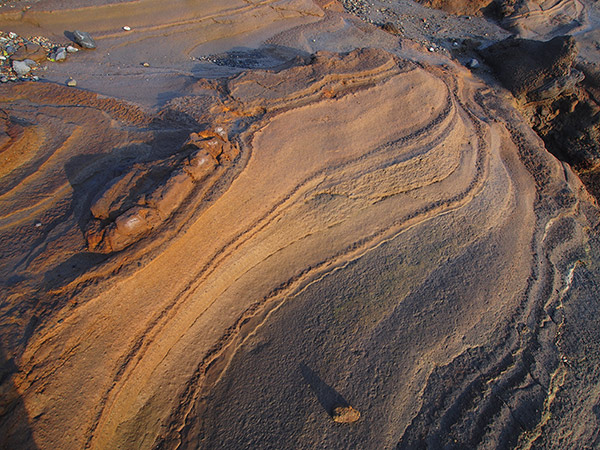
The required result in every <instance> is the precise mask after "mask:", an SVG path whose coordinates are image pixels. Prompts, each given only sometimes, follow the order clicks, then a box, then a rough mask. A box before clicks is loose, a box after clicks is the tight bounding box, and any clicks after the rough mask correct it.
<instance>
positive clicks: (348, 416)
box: [331, 406, 360, 423]
mask: <svg viewBox="0 0 600 450" xmlns="http://www.w3.org/2000/svg"><path fill="white" fill-rule="evenodd" d="M331 418H332V419H333V421H334V422H338V423H352V422H356V421H357V420H358V419H360V412H358V411H357V410H356V409H354V408H353V407H352V406H336V407H335V408H333V411H332V413H331Z"/></svg>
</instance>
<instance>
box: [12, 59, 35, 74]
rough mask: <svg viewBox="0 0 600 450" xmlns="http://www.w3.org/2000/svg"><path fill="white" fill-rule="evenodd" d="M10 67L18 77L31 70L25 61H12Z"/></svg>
mask: <svg viewBox="0 0 600 450" xmlns="http://www.w3.org/2000/svg"><path fill="white" fill-rule="evenodd" d="M12 68H13V70H14V71H15V73H16V74H17V75H18V76H20V77H22V76H24V75H27V74H28V73H29V72H30V71H31V67H29V65H28V64H27V63H26V62H25V61H13V63H12Z"/></svg>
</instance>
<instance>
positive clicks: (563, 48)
mask: <svg viewBox="0 0 600 450" xmlns="http://www.w3.org/2000/svg"><path fill="white" fill-rule="evenodd" d="M481 55H482V56H483V58H484V59H485V61H486V62H487V63H488V64H489V65H490V66H491V67H492V68H493V69H494V72H495V73H496V75H497V76H498V78H499V79H500V81H502V83H503V84H504V85H505V86H506V87H507V88H508V89H510V90H511V91H512V93H513V94H514V95H515V96H516V97H518V98H521V97H524V96H526V95H527V94H528V93H530V92H532V91H534V90H536V89H539V88H541V87H542V86H544V85H545V84H547V83H549V82H553V81H554V80H557V79H564V78H566V77H569V76H570V75H571V67H572V66H573V63H574V61H575V57H576V56H577V46H576V43H575V40H574V39H573V37H571V36H559V37H556V38H554V39H552V40H550V41H548V42H541V41H532V40H527V39H513V38H509V39H506V40H504V41H501V42H499V43H497V44H494V45H491V46H489V47H487V48H485V49H484V50H482V51H481Z"/></svg>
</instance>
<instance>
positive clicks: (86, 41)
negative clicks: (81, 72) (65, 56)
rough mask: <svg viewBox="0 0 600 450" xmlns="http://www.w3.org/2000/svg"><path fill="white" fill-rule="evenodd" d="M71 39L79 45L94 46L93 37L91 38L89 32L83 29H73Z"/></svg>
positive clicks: (84, 46)
mask: <svg viewBox="0 0 600 450" xmlns="http://www.w3.org/2000/svg"><path fill="white" fill-rule="evenodd" d="M73 39H74V40H75V43H77V44H79V45H81V46H82V47H83V48H88V49H93V48H96V42H95V41H94V38H92V36H91V35H90V33H87V32H85V31H79V30H75V31H73Z"/></svg>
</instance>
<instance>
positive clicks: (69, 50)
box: [66, 45, 79, 53]
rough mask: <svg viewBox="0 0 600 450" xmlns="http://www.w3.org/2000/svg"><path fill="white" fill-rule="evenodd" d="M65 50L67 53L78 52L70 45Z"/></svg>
mask: <svg viewBox="0 0 600 450" xmlns="http://www.w3.org/2000/svg"><path fill="white" fill-rule="evenodd" d="M66 50H67V52H68V53H77V52H78V51H79V49H77V48H75V47H73V46H72V45H68V46H67V48H66Z"/></svg>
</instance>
